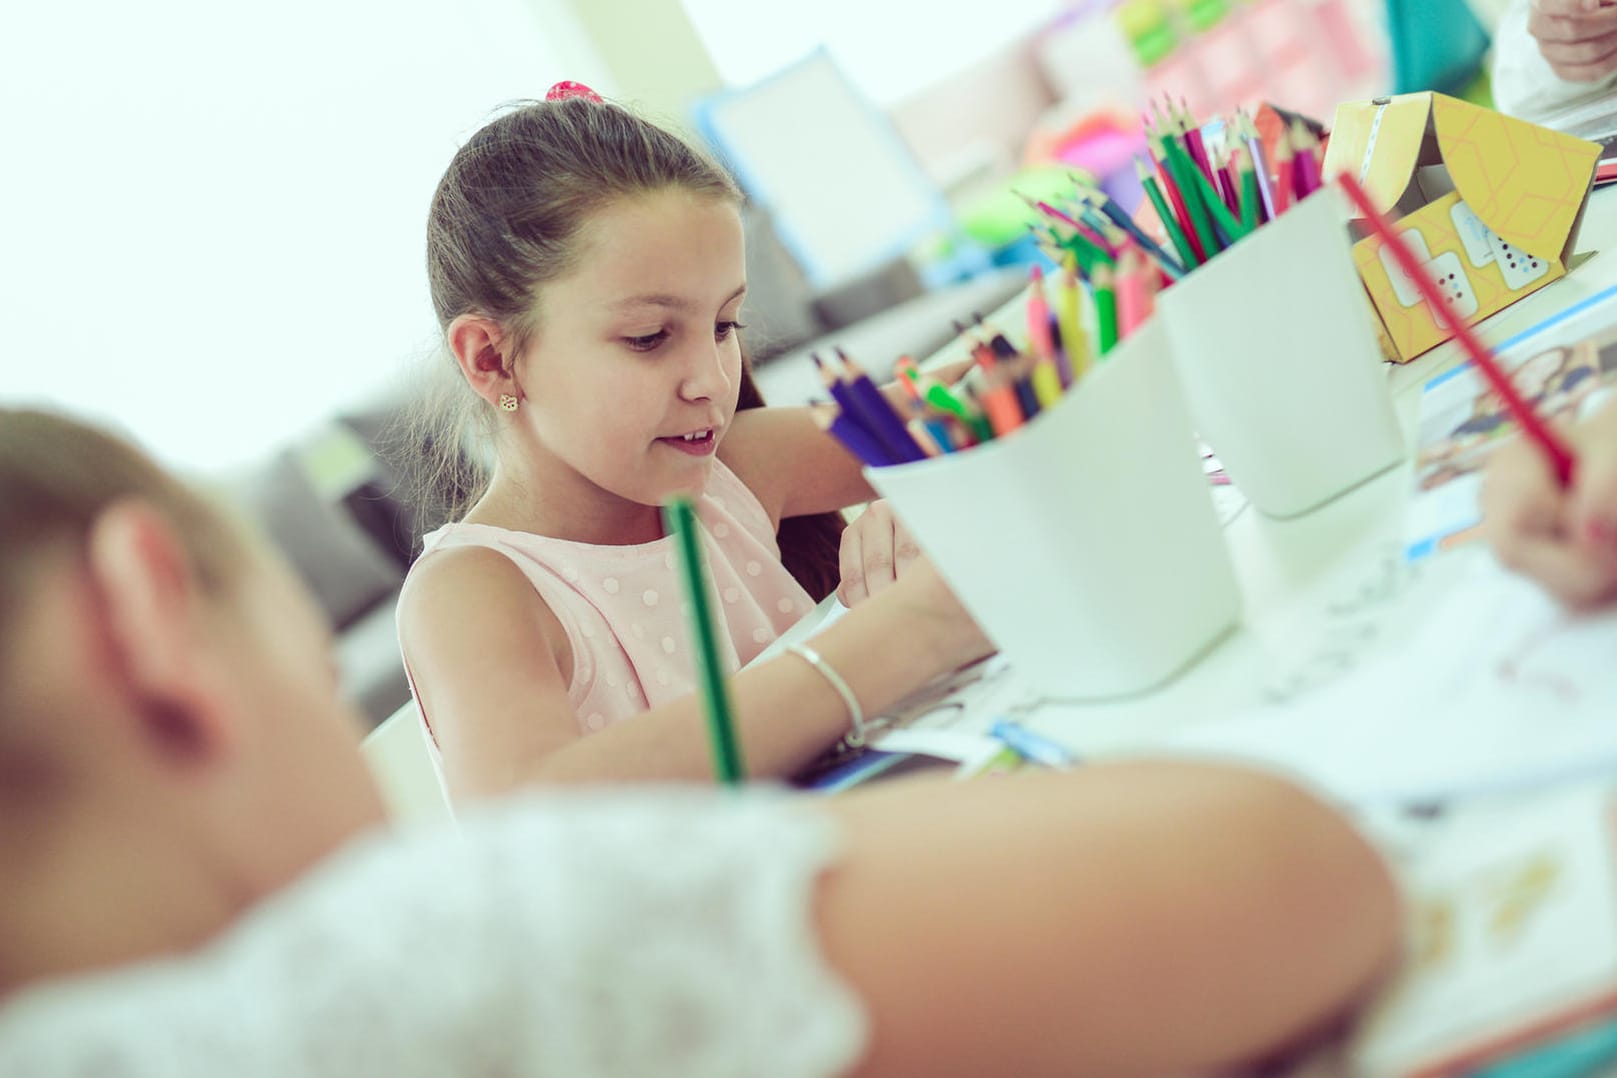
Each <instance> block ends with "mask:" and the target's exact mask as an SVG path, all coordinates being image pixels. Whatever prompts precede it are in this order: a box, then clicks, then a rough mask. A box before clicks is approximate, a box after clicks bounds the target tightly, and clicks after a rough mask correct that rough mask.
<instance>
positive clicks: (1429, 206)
mask: <svg viewBox="0 0 1617 1078" xmlns="http://www.w3.org/2000/svg"><path fill="white" fill-rule="evenodd" d="M1599 156H1600V148H1599V147H1598V146H1597V145H1595V144H1594V143H1592V142H1586V141H1584V140H1583V139H1580V138H1573V137H1572V136H1571V135H1563V134H1561V133H1560V132H1557V131H1551V130H1549V129H1548V128H1545V127H1540V126H1539V125H1537V124H1532V123H1528V122H1527V121H1525V120H1517V119H1514V118H1512V117H1509V116H1504V115H1501V114H1500V113H1497V112H1494V111H1493V110H1491V109H1485V108H1482V107H1480V106H1478V105H1472V104H1469V103H1467V102H1464V101H1458V100H1456V99H1454V98H1452V97H1446V96H1444V95H1443V94H1434V93H1420V94H1401V95H1399V96H1397V97H1381V98H1376V99H1375V100H1373V101H1357V102H1352V103H1349V104H1345V105H1340V106H1338V107H1337V110H1336V119H1335V124H1334V126H1333V128H1332V130H1331V140H1330V145H1329V147H1328V148H1327V150H1326V154H1325V174H1326V175H1327V176H1335V175H1337V174H1338V173H1342V172H1350V173H1352V174H1353V175H1354V176H1355V177H1357V178H1358V180H1359V182H1360V183H1361V184H1362V185H1363V186H1364V189H1365V191H1366V192H1367V193H1368V194H1369V196H1370V199H1371V201H1372V202H1373V203H1375V206H1376V208H1377V209H1378V210H1380V211H1382V212H1384V213H1385V212H1388V211H1391V210H1396V211H1397V212H1398V213H1399V214H1400V215H1401V219H1400V220H1399V221H1398V223H1397V228H1398V230H1399V231H1400V232H1402V233H1404V235H1405V236H1406V237H1407V238H1408V239H1409V241H1410V243H1411V245H1412V246H1413V247H1414V250H1415V254H1416V255H1417V256H1418V257H1419V258H1420V259H1421V261H1422V262H1424V263H1425V264H1426V265H1427V267H1428V268H1429V269H1431V270H1432V273H1433V276H1434V277H1436V278H1437V281H1438V284H1439V285H1440V286H1441V288H1442V290H1443V293H1444V297H1445V298H1446V299H1447V300H1448V302H1449V303H1450V304H1451V305H1452V306H1453V307H1454V308H1455V309H1456V310H1458V311H1459V313H1460V314H1461V315H1462V316H1464V318H1465V320H1466V321H1467V323H1473V322H1477V321H1479V320H1481V319H1483V318H1486V317H1488V315H1490V314H1493V313H1494V312H1495V311H1497V310H1499V309H1500V308H1502V307H1506V306H1508V305H1510V304H1512V303H1514V302H1516V301H1517V300H1518V299H1521V298H1522V297H1523V296H1525V295H1527V294H1528V293H1529V292H1532V291H1535V290H1536V289H1539V288H1542V287H1543V286H1544V285H1546V284H1549V283H1550V282H1551V281H1553V280H1555V279H1556V278H1558V277H1563V276H1565V275H1566V265H1567V258H1568V256H1569V255H1571V253H1572V247H1573V244H1574V243H1576V242H1577V238H1578V229H1579V227H1580V226H1581V225H1582V222H1583V209H1584V206H1585V205H1587V204H1588V201H1589V191H1590V188H1591V187H1592V185H1593V184H1594V172H1595V162H1596V160H1597V158H1598V157H1599ZM1381 247H1382V244H1381V240H1380V239H1379V238H1377V237H1376V236H1373V235H1372V236H1367V237H1365V238H1364V239H1361V240H1359V241H1358V242H1357V243H1355V244H1354V247H1353V257H1354V261H1355V262H1356V263H1357V264H1358V267H1359V275H1360V276H1361V277H1362V278H1363V279H1364V286H1365V288H1366V289H1367V290H1368V291H1369V293H1370V299H1371V301H1372V303H1373V304H1374V306H1375V309H1376V314H1377V315H1378V316H1379V318H1380V319H1381V327H1382V330H1383V333H1382V344H1383V347H1384V348H1386V349H1387V358H1388V359H1390V360H1392V361H1393V362H1395V363H1407V362H1408V361H1409V360H1411V359H1414V358H1415V357H1416V356H1418V355H1420V354H1421V353H1422V352H1425V351H1427V350H1428V349H1430V348H1433V347H1435V346H1436V345H1438V344H1441V343H1442V342H1443V341H1445V340H1447V339H1448V337H1449V333H1448V332H1447V331H1446V330H1445V329H1444V328H1443V327H1442V326H1441V325H1440V324H1439V323H1438V321H1437V318H1436V316H1435V315H1434V314H1433V313H1432V311H1430V310H1429V309H1428V308H1427V305H1426V303H1425V302H1424V301H1423V300H1422V299H1421V298H1420V295H1419V294H1418V293H1417V292H1416V291H1415V287H1414V285H1413V283H1412V282H1410V281H1409V279H1408V278H1407V277H1405V276H1404V274H1403V273H1402V272H1401V271H1400V270H1399V269H1398V268H1397V265H1396V264H1395V263H1394V262H1393V261H1392V256H1391V254H1390V253H1384V252H1383V251H1382V250H1381Z"/></svg>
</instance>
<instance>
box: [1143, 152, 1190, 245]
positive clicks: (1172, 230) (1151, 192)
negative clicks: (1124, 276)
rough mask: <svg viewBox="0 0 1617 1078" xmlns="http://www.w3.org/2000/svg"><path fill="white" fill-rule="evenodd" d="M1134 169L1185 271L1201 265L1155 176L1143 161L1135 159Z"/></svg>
mask: <svg viewBox="0 0 1617 1078" xmlns="http://www.w3.org/2000/svg"><path fill="white" fill-rule="evenodd" d="M1134 170H1135V174H1136V175H1138V176H1139V177H1140V187H1141V188H1143V189H1144V190H1145V197H1147V198H1149V199H1150V200H1151V205H1152V206H1153V207H1154V208H1155V209H1156V211H1157V216H1158V217H1160V218H1161V219H1162V227H1163V228H1164V229H1165V230H1166V231H1167V233H1168V238H1169V239H1170V240H1172V241H1173V245H1174V248H1175V249H1176V250H1177V251H1178V252H1179V261H1180V262H1181V263H1182V264H1183V265H1184V267H1185V269H1186V270H1187V271H1188V270H1193V269H1195V268H1196V267H1197V266H1199V265H1201V259H1199V258H1197V257H1196V248H1194V247H1192V246H1191V245H1190V237H1188V236H1186V235H1185V230H1184V229H1182V228H1180V227H1179V218H1177V217H1175V216H1174V214H1173V211H1172V210H1170V209H1168V200H1167V199H1165V198H1163V197H1162V188H1160V187H1158V186H1157V181H1156V177H1154V176H1152V175H1151V172H1150V170H1149V169H1147V168H1146V167H1145V162H1144V161H1140V160H1136V161H1135V162H1134Z"/></svg>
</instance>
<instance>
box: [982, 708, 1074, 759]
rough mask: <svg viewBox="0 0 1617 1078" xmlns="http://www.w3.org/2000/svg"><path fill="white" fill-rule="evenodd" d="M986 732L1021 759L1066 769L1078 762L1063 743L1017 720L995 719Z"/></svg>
mask: <svg viewBox="0 0 1617 1078" xmlns="http://www.w3.org/2000/svg"><path fill="white" fill-rule="evenodd" d="M988 734H989V736H990V737H993V738H994V739H996V740H998V741H1002V742H1004V743H1005V746H1006V747H1007V748H1009V749H1010V750H1011V751H1012V752H1014V753H1016V754H1017V755H1018V756H1020V757H1021V758H1022V759H1024V760H1028V761H1030V762H1032V763H1035V764H1042V765H1044V766H1045V767H1054V768H1058V769H1060V770H1066V769H1067V768H1070V767H1075V766H1076V765H1077V763H1078V758H1077V757H1076V756H1074V755H1073V754H1072V753H1071V752H1070V751H1069V750H1068V749H1067V747H1066V746H1065V745H1062V744H1060V743H1058V742H1055V741H1052V740H1050V739H1049V738H1047V737H1045V736H1044V735H1043V734H1036V733H1034V732H1033V731H1032V730H1029V729H1028V728H1027V727H1026V726H1023V725H1022V724H1021V723H1019V722H1012V721H1011V720H1009V719H995V720H994V725H992V726H990V727H989V728H988Z"/></svg>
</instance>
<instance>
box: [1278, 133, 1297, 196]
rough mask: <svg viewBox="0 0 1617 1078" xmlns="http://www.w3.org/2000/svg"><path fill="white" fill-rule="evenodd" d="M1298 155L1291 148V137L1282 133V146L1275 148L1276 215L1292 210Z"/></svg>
mask: <svg viewBox="0 0 1617 1078" xmlns="http://www.w3.org/2000/svg"><path fill="white" fill-rule="evenodd" d="M1295 157H1296V154H1295V152H1294V151H1293V150H1292V148H1291V136H1290V135H1288V134H1286V133H1285V132H1284V131H1282V132H1281V133H1280V144H1279V145H1278V146H1276V147H1275V214H1276V216H1278V215H1280V214H1282V213H1285V212H1286V211H1287V210H1289V209H1291V181H1292V179H1293V178H1294V177H1295V176H1296V171H1297V170H1296V169H1295V168H1294V167H1293V165H1294V162H1295Z"/></svg>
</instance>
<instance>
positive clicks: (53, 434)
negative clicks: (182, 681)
mask: <svg viewBox="0 0 1617 1078" xmlns="http://www.w3.org/2000/svg"><path fill="white" fill-rule="evenodd" d="M128 497H134V498H140V499H142V500H143V501H146V502H148V503H149V504H151V505H152V506H153V507H154V508H156V509H157V510H158V511H159V512H161V513H163V514H164V515H165V516H166V517H168V519H169V520H170V521H171V522H172V523H173V525H174V530H175V533H176V534H177V535H178V536H179V538H180V541H181V542H182V543H184V545H185V554H186V557H187V559H188V560H189V561H190V563H191V569H192V571H193V572H194V573H195V574H196V576H197V580H198V581H199V583H200V584H201V585H202V587H204V588H206V589H208V590H209V591H220V590H223V589H224V586H225V585H226V584H227V583H228V582H229V581H230V580H231V579H232V577H233V574H234V571H235V570H236V568H237V567H238V566H239V565H240V564H241V561H242V536H241V535H240V533H238V532H237V531H236V530H235V528H234V526H233V525H232V524H231V523H230V522H229V521H228V520H227V518H226V517H225V516H224V514H223V513H221V512H220V511H218V510H216V509H214V508H213V507H212V506H210V505H208V504H207V503H206V502H205V501H203V499H202V498H201V497H199V496H198V495H196V494H195V493H193V492H192V491H191V490H189V489H188V488H186V487H185V485H184V484H182V483H180V482H179V481H178V480H177V479H174V478H173V477H172V476H170V475H168V474H167V473H166V472H164V471H163V470H162V469H161V468H160V467H158V466H157V465H156V464H155V463H154V462H153V461H152V460H151V459H150V458H148V457H147V456H145V455H144V454H143V453H141V452H140V451H138V450H136V449H135V448H133V447H132V446H130V445H129V444H127V443H126V442H123V441H120V440H119V439H117V438H115V437H113V436H112V435H110V434H106V433H104V432H102V431H99V430H96V429H95V428H93V427H89V426H86V425H84V424H82V423H79V422H77V421H75V420H72V419H69V418H67V417H66V416H61V415H53V414H51V413H49V412H39V411H31V410H26V409H10V408H0V638H3V637H4V636H5V634H6V632H7V631H8V627H9V625H10V623H11V619H12V618H14V617H15V616H16V609H17V603H18V602H19V601H20V599H21V597H22V595H23V593H24V591H25V589H26V588H27V586H28V582H29V570H28V563H29V562H30V561H31V560H32V559H33V556H34V555H36V554H39V553H42V552H43V551H44V550H45V548H46V547H48V546H55V545H61V544H82V543H83V542H84V540H85V537H86V536H87V535H88V534H89V532H90V529H91V527H92V526H93V525H94V523H95V520H96V518H97V517H98V516H100V514H101V513H102V512H103V511H104V510H105V509H106V508H107V507H108V506H110V505H111V504H112V503H114V502H116V501H118V500H119V499H121V498H128Z"/></svg>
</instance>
